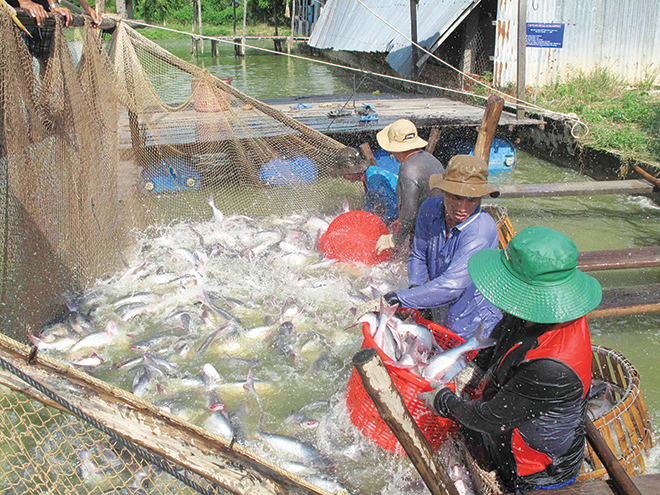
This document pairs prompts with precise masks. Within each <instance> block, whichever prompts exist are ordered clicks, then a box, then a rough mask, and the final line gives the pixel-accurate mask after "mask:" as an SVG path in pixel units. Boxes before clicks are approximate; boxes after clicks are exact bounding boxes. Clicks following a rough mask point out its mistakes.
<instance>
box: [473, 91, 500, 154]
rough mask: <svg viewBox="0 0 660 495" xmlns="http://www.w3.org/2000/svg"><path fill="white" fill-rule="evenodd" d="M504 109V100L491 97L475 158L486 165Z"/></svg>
mask: <svg viewBox="0 0 660 495" xmlns="http://www.w3.org/2000/svg"><path fill="white" fill-rule="evenodd" d="M503 109H504V100H503V99H502V98H500V97H499V96H497V95H490V97H488V101H487V102H486V110H485V111H484V117H483V119H482V120H481V127H479V135H478V136H477V142H476V144H475V145H474V156H478V157H480V158H483V159H484V161H485V162H486V163H488V160H489V158H490V145H491V144H492V143H493V138H494V137H495V133H496V132H497V124H498V123H499V121H500V115H502V110H503Z"/></svg>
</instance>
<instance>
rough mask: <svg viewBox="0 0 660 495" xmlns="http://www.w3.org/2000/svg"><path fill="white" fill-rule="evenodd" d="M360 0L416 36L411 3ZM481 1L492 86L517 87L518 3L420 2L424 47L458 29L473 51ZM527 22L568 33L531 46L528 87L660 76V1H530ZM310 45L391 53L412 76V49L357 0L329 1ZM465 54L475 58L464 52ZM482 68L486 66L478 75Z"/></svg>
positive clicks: (509, 0)
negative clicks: (577, 74)
mask: <svg viewBox="0 0 660 495" xmlns="http://www.w3.org/2000/svg"><path fill="white" fill-rule="evenodd" d="M362 1H363V3H364V4H366V5H367V6H368V7H369V8H370V9H371V10H373V11H374V12H375V13H376V14H377V15H378V16H380V17H382V18H383V19H385V20H387V22H389V23H390V24H392V25H393V26H394V27H395V28H396V29H398V30H399V31H401V32H402V33H403V34H405V35H406V36H407V37H410V33H411V22H410V2H411V0H362ZM480 3H481V6H480V7H479V9H476V10H480V11H481V14H480V15H481V16H482V17H483V14H484V12H485V13H486V14H487V15H488V17H489V19H490V20H492V21H493V23H494V24H495V30H494V31H495V39H494V40H492V39H491V40H487V41H488V42H487V43H486V46H488V47H490V48H489V49H490V50H492V51H491V52H490V53H487V54H486V55H488V56H490V60H491V63H492V71H493V80H494V84H495V85H496V86H499V87H506V86H507V85H510V84H515V83H516V76H517V74H516V70H517V53H518V52H517V47H518V36H517V33H518V5H519V0H497V1H489V2H482V1H481V0H419V3H418V6H417V23H418V27H417V30H418V40H419V44H420V45H422V46H424V47H425V48H427V49H429V50H431V51H434V50H436V49H437V48H438V47H439V46H440V45H441V44H442V43H443V42H444V41H445V40H446V39H447V38H448V37H449V36H450V35H451V34H452V33H454V32H455V31H456V33H461V32H463V33H465V34H464V36H465V37H466V40H465V43H464V47H465V48H467V47H468V42H469V40H468V39H467V37H468V36H469V33H470V32H471V31H472V32H473V31H474V29H472V30H471V29H470V28H469V27H467V28H466V29H465V31H461V30H460V29H458V30H457V28H459V27H460V28H461V29H463V28H465V27H466V25H467V24H469V23H470V22H471V21H473V17H474V16H469V14H470V13H471V12H473V11H475V12H474V13H475V14H477V12H476V10H475V7H477V6H478V5H479V4H480ZM526 18H527V23H528V26H529V24H530V23H537V24H539V23H540V24H554V25H559V26H561V29H562V30H563V38H562V46H561V48H553V47H543V48H538V47H527V48H526V50H525V53H526V55H525V58H526V69H525V80H526V84H527V86H536V85H543V84H548V83H551V82H553V81H556V80H557V79H558V78H559V79H563V78H565V77H566V76H567V75H568V74H570V73H571V72H572V71H575V70H578V69H581V70H585V71H590V70H591V69H593V68H594V67H596V66H603V67H607V68H609V69H611V70H612V71H613V72H614V73H615V74H617V75H619V76H620V77H622V78H623V79H624V80H626V81H629V82H630V83H633V84H634V83H635V82H637V81H640V80H642V79H644V78H649V77H654V75H655V74H656V73H658V71H659V70H660V0H527V16H526ZM490 20H488V24H490V22H491V21H490ZM492 35H493V34H492V31H491V34H490V35H489V36H492ZM491 41H492V42H491ZM309 44H310V46H312V47H315V48H319V49H334V50H342V51H348V52H366V53H374V52H380V53H387V54H388V55H387V57H386V59H385V60H386V61H387V63H388V64H389V65H390V66H391V67H392V68H393V69H394V70H395V71H397V72H398V73H400V74H402V75H404V76H406V77H410V75H411V73H412V50H411V46H410V43H409V42H408V41H406V39H404V37H403V36H401V35H400V34H398V33H397V32H396V31H395V30H393V29H392V28H390V27H389V26H387V25H386V24H385V23H384V22H383V21H382V20H381V19H379V18H378V17H377V16H376V15H374V13H372V12H370V11H369V10H368V9H367V8H365V7H364V6H363V5H361V3H359V2H358V1H357V0H328V1H327V3H326V4H325V7H323V8H322V9H321V13H320V16H319V17H318V20H317V22H316V23H315V26H314V30H313V31H312V33H311V38H310V40H309ZM493 47H494V48H493ZM462 56H463V58H465V57H466V56H468V57H469V56H470V53H469V52H468V51H467V50H465V51H464V54H463V55H462ZM487 58H488V57H486V59H487ZM426 59H427V56H426V55H421V56H420V63H419V66H420V69H421V68H422V67H423V64H424V63H425V61H426ZM460 68H461V69H463V70H468V71H470V70H471V65H470V63H469V61H468V63H466V62H465V60H464V61H463V63H461V65H460ZM472 69H473V70H474V69H475V68H474V67H472ZM481 70H483V67H481V68H480V69H479V70H476V72H480V71H481ZM488 70H490V69H488Z"/></svg>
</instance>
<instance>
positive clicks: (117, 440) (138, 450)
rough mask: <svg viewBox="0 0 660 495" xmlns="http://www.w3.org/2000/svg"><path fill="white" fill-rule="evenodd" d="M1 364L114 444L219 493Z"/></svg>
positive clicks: (204, 491) (6, 364) (212, 493)
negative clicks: (127, 440) (187, 476)
mask: <svg viewBox="0 0 660 495" xmlns="http://www.w3.org/2000/svg"><path fill="white" fill-rule="evenodd" d="M0 366H1V367H2V368H4V369H5V370H7V371H9V372H10V373H13V374H14V375H16V376H17V377H19V378H20V379H21V380H23V381H24V382H25V383H27V384H28V385H30V386H31V387H32V388H35V389H36V390H38V391H39V392H41V393H42V394H43V395H45V396H46V397H48V398H49V399H51V400H52V401H54V402H56V403H57V404H59V405H60V406H62V407H63V408H64V409H66V410H67V411H69V412H70V413H71V414H73V415H75V416H76V417H78V418H79V419H81V420H82V421H84V422H86V423H88V424H90V425H91V426H93V427H94V428H96V429H97V430H99V431H101V432H103V433H104V434H105V435H107V436H108V437H109V438H110V439H111V440H112V442H113V443H114V444H116V445H119V446H120V447H122V448H125V449H126V450H128V451H130V452H131V453H133V454H134V455H135V456H137V457H138V458H139V459H142V460H145V461H147V462H149V463H150V464H152V465H154V466H158V467H159V468H160V469H162V470H163V471H165V472H166V473H168V474H169V475H170V476H173V477H175V478H176V479H178V480H179V481H181V482H182V483H183V484H185V485H187V486H189V487H190V488H192V489H193V490H195V491H197V492H198V493H201V494H203V495H217V493H218V492H217V490H216V489H215V488H213V489H211V490H207V489H206V488H204V487H202V486H200V485H199V484H197V483H195V482H194V481H192V480H190V479H188V478H186V477H185V476H184V475H183V474H181V473H180V472H178V471H177V470H175V469H174V468H173V467H172V466H171V465H170V463H169V462H167V460H165V459H163V458H162V457H160V456H156V455H154V454H152V453H150V452H148V451H146V450H145V449H143V448H142V447H140V446H138V445H136V444H134V443H133V442H126V441H125V440H124V438H122V437H121V436H119V435H118V434H117V433H115V432H114V431H112V430H111V429H109V428H108V427H106V426H105V425H102V424H101V423H99V422H98V421H97V420H95V419H94V418H92V417H91V416H89V415H87V414H86V413H84V412H83V411H81V410H80V409H78V408H77V407H76V406H74V405H73V404H71V403H70V402H68V401H67V400H65V399H63V398H62V397H60V396H59V395H57V394H56V393H55V392H53V391H52V390H50V389H49V388H47V387H45V386H44V385H42V384H41V383H39V382H37V381H36V380H34V379H33V378H32V377H30V376H28V375H27V374H25V373H24V372H23V371H21V370H20V369H18V368H16V367H15V366H14V365H13V364H11V363H9V362H7V361H5V360H4V359H3V358H0Z"/></svg>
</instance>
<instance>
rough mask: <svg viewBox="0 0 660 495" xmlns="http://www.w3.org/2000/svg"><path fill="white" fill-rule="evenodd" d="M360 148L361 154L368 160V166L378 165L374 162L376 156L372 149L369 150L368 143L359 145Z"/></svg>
mask: <svg viewBox="0 0 660 495" xmlns="http://www.w3.org/2000/svg"><path fill="white" fill-rule="evenodd" d="M360 150H361V151H362V156H363V157H364V159H365V160H367V161H368V162H369V165H370V166H373V167H377V166H378V162H376V157H375V156H374V153H373V151H371V146H369V143H364V144H363V145H361V146H360Z"/></svg>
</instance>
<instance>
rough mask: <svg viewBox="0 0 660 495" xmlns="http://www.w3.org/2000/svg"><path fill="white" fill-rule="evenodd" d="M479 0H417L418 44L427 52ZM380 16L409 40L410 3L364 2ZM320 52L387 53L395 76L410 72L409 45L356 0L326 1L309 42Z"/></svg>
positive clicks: (395, 0)
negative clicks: (327, 50) (332, 50)
mask: <svg viewBox="0 0 660 495" xmlns="http://www.w3.org/2000/svg"><path fill="white" fill-rule="evenodd" d="M479 1H480V0H419V3H418V4H417V40H418V41H417V42H418V43H419V44H420V45H421V46H423V47H425V48H427V49H429V48H431V47H432V46H433V44H434V43H435V42H436V41H438V40H439V39H440V38H441V37H442V36H443V35H446V34H449V32H451V31H452V30H453V29H454V28H455V27H456V26H457V25H458V22H457V21H459V20H460V19H461V18H462V15H463V14H464V13H465V12H466V11H468V10H471V9H473V8H474V7H475V6H476V5H477V4H478V3H479ZM363 2H364V4H365V5H367V6H368V7H369V8H370V9H371V10H373V11H374V12H375V13H376V14H378V15H379V16H380V17H382V18H383V19H385V20H386V21H387V22H388V23H390V24H391V25H392V26H394V27H395V28H396V29H398V30H399V31H401V32H402V33H404V34H405V35H406V36H407V37H408V38H410V0H363ZM308 43H309V45H310V46H313V47H315V48H319V49H334V50H345V51H355V52H381V53H382V52H389V55H388V56H387V57H386V59H385V60H386V61H387V63H389V64H390V66H392V68H393V69H394V70H396V71H397V72H398V73H400V74H402V75H404V76H409V75H410V74H411V72H412V63H411V61H412V48H411V45H410V42H409V41H407V40H406V39H405V38H404V37H403V36H401V35H400V34H398V33H397V32H396V31H395V30H393V29H392V28H390V27H389V26H388V25H387V24H385V23H384V22H383V21H381V20H380V19H379V18H378V17H376V16H375V15H374V14H373V13H371V12H369V10H367V9H366V8H365V7H364V6H363V5H361V4H360V3H358V2H357V1H356V0H329V1H328V2H327V3H326V5H325V7H324V8H323V10H322V12H321V15H320V17H319V20H318V21H317V22H316V24H315V26H314V30H313V31H312V34H311V36H310V39H309V42H308Z"/></svg>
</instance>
